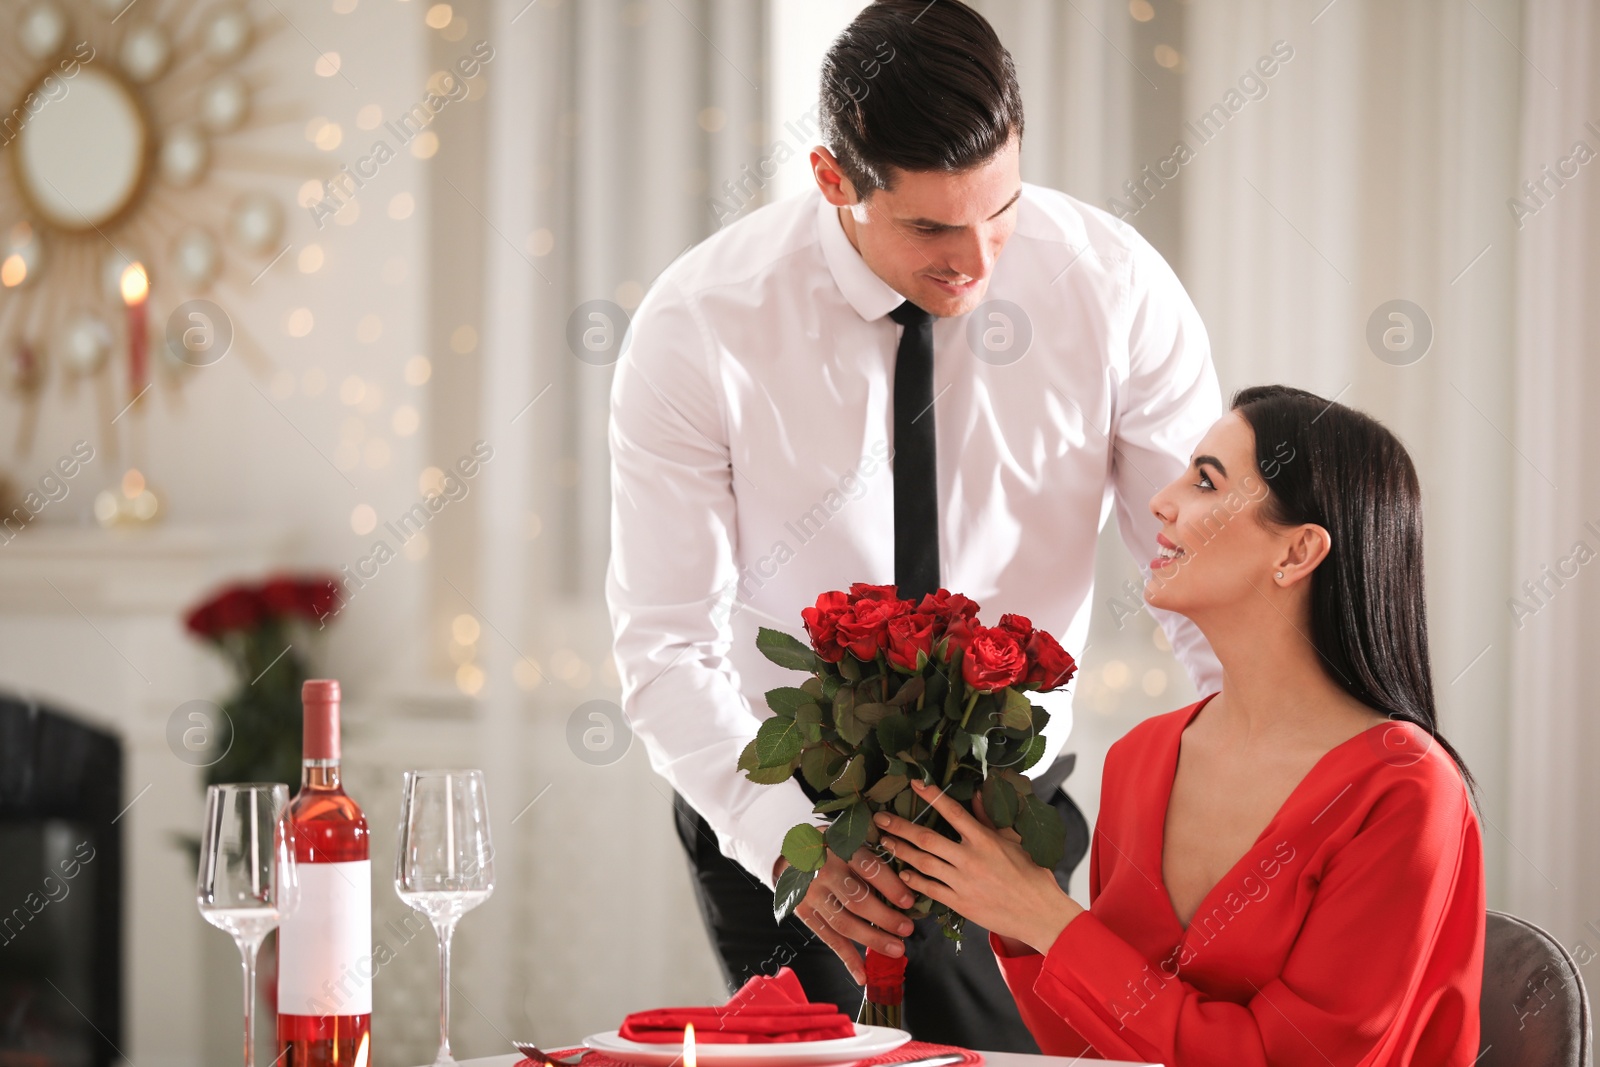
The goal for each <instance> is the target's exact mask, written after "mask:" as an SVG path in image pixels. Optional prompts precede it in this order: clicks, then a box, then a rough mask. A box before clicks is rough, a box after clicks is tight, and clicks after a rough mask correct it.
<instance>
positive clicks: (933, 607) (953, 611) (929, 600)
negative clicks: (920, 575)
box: [917, 589, 978, 619]
mask: <svg viewBox="0 0 1600 1067" xmlns="http://www.w3.org/2000/svg"><path fill="white" fill-rule="evenodd" d="M917 610H918V611H921V612H924V613H926V614H929V615H937V616H939V617H940V618H941V619H954V618H957V617H960V618H966V619H974V618H977V616H978V605H977V603H976V602H974V601H971V600H968V599H967V598H966V597H964V596H962V595H961V594H960V593H952V592H951V591H950V590H948V589H940V590H939V591H938V592H935V593H927V594H925V595H924V596H923V598H922V603H920V604H918V605H917Z"/></svg>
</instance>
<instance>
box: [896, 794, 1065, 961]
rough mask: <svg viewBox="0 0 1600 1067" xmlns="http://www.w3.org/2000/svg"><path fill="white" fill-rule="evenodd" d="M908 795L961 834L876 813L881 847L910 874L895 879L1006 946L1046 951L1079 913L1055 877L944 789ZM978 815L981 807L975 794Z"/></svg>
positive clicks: (1016, 840)
mask: <svg viewBox="0 0 1600 1067" xmlns="http://www.w3.org/2000/svg"><path fill="white" fill-rule="evenodd" d="M911 788H913V789H915V790H916V791H917V795H918V796H919V797H921V798H922V799H923V800H925V801H927V802H928V803H929V804H931V805H933V808H934V810H935V811H937V812H938V813H939V814H940V815H942V816H944V819H945V821H946V822H948V823H949V824H950V825H951V826H952V827H953V828H954V829H955V831H956V833H958V834H960V835H961V840H960V841H952V840H950V839H949V838H948V837H945V836H944V835H942V834H939V833H935V832H934V831H933V830H930V829H928V828H927V827H925V826H918V825H917V824H916V823H913V822H909V821H907V820H906V819H902V818H900V817H899V816H897V815H890V814H889V813H887V812H881V813H879V814H878V815H876V816H875V817H874V821H875V822H876V823H877V824H878V827H879V828H880V829H881V830H883V831H884V836H883V841H882V846H883V847H884V848H885V849H887V850H888V851H889V852H890V853H891V854H892V855H893V856H894V857H895V858H896V859H900V860H904V861H905V862H906V863H907V864H908V865H909V866H910V867H912V868H914V870H906V871H901V872H900V877H901V878H902V879H904V881H905V883H906V885H908V886H909V887H911V888H912V889H913V890H915V891H916V892H918V893H926V894H927V895H928V896H930V897H932V898H933V899H934V900H935V901H937V902H939V903H940V904H945V905H948V906H949V907H950V908H952V909H953V910H954V911H955V912H956V913H957V914H960V915H963V916H965V917H966V918H968V919H971V920H972V921H973V922H975V923H977V924H978V925H979V926H982V927H984V928H986V929H988V930H992V931H993V932H994V933H996V934H998V935H999V936H1000V937H1002V938H1005V939H1007V940H1014V941H1020V942H1022V943H1023V944H1025V945H1027V946H1029V947H1030V948H1032V949H1033V950H1034V951H1036V952H1040V953H1045V952H1049V951H1050V946H1051V945H1052V944H1054V943H1055V940H1056V938H1057V937H1059V936H1060V934H1061V931H1062V930H1064V929H1065V928H1066V925H1067V923H1069V922H1071V921H1072V920H1073V919H1075V918H1077V917H1078V915H1079V914H1081V913H1082V911H1083V909H1082V908H1081V907H1079V906H1078V905H1077V904H1076V903H1075V902H1074V901H1073V900H1072V898H1071V897H1069V896H1067V895H1066V894H1065V893H1063V892H1062V891H1061V887H1060V886H1059V885H1057V884H1056V876H1055V874H1054V872H1052V871H1047V870H1045V869H1044V868H1043V867H1040V866H1039V865H1038V864H1036V863H1034V862H1033V857H1031V856H1029V855H1028V854H1027V852H1025V851H1023V848H1022V844H1021V841H1020V839H1019V838H1018V837H1017V835H1016V833H1015V832H1013V831H1011V830H1005V831H999V830H996V829H994V828H993V824H990V825H984V823H987V822H988V819H987V818H985V819H984V822H979V821H978V819H977V818H975V817H974V816H973V814H972V813H971V812H969V811H967V809H966V808H963V807H962V806H961V805H960V804H959V803H958V802H956V801H955V800H954V799H953V798H951V797H950V796H948V795H946V794H945V793H944V791H943V790H940V789H936V788H934V787H933V786H929V785H923V784H922V783H921V782H918V781H913V782H912V783H911ZM973 800H974V803H976V804H977V805H978V810H979V812H982V810H983V808H982V805H983V800H982V799H981V795H980V794H976V793H975V794H974V796H973Z"/></svg>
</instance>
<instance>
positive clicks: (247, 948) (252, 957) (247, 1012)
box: [239, 940, 261, 1067]
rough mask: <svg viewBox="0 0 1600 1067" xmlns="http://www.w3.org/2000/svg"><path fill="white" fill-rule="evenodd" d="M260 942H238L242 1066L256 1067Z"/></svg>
mask: <svg viewBox="0 0 1600 1067" xmlns="http://www.w3.org/2000/svg"><path fill="white" fill-rule="evenodd" d="M260 947H261V942H260V941H259V940H256V941H243V940H241V941H240V942H239V955H240V956H241V957H242V963H243V966H244V1067H256V951H257V950H258V949H259V948H260Z"/></svg>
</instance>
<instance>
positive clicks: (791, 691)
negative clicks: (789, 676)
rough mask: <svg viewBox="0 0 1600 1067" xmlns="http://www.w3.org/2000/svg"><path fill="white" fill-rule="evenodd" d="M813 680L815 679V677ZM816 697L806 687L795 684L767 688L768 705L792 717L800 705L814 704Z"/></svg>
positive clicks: (779, 712) (780, 713)
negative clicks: (798, 687)
mask: <svg viewBox="0 0 1600 1067" xmlns="http://www.w3.org/2000/svg"><path fill="white" fill-rule="evenodd" d="M812 680H813V681H815V679H812ZM816 699H817V698H816V697H814V696H812V695H811V694H810V693H808V692H806V691H805V690H804V689H796V688H794V687H793V686H787V685H786V686H781V687H779V688H777V689H769V690H767V707H769V708H771V709H772V710H773V711H775V712H777V713H778V714H779V715H787V716H788V717H789V718H791V719H792V718H794V713H795V711H796V709H798V708H799V707H800V705H802V704H814V703H816Z"/></svg>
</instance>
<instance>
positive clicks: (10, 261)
mask: <svg viewBox="0 0 1600 1067" xmlns="http://www.w3.org/2000/svg"><path fill="white" fill-rule="evenodd" d="M27 280H28V261H27V260H25V259H23V258H22V255H21V253H18V252H13V253H11V254H10V255H9V256H7V257H6V258H5V262H4V263H0V285H4V286H5V287H6V288H7V289H15V288H16V287H17V286H19V285H21V284H22V283H23V282H25V281H27Z"/></svg>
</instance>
